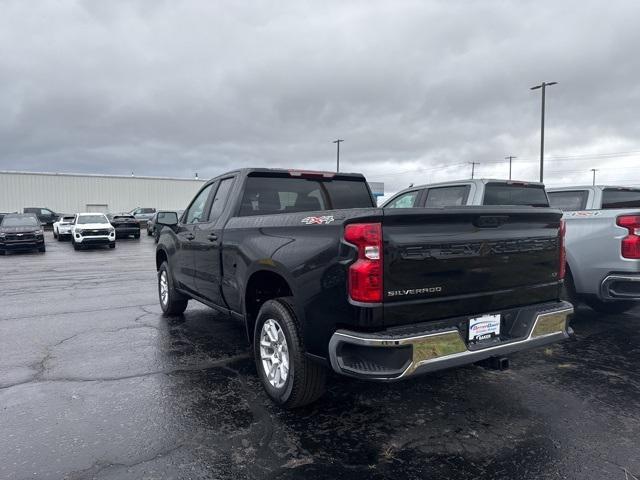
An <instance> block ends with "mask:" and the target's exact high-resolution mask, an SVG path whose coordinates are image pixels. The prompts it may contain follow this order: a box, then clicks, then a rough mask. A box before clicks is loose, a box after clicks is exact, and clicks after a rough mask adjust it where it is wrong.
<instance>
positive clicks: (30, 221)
mask: <svg viewBox="0 0 640 480" xmlns="http://www.w3.org/2000/svg"><path fill="white" fill-rule="evenodd" d="M2 226H3V227H39V226H40V223H39V222H38V220H37V219H36V217H32V216H31V215H26V216H24V217H9V216H6V217H4V219H3V220H2Z"/></svg>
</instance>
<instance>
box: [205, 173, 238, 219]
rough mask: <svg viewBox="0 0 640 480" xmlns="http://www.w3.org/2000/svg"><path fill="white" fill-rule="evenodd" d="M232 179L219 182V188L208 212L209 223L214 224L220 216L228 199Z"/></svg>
mask: <svg viewBox="0 0 640 480" xmlns="http://www.w3.org/2000/svg"><path fill="white" fill-rule="evenodd" d="M233 180H234V179H233V178H225V179H224V180H222V181H221V182H220V186H219V187H218V189H217V190H216V194H215V195H214V197H213V202H212V203H211V210H210V211H209V221H211V222H214V221H216V220H217V219H218V217H220V215H222V210H223V209H224V206H225V205H226V204H227V198H228V197H229V190H231V186H232V185H233Z"/></svg>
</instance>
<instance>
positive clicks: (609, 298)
mask: <svg viewBox="0 0 640 480" xmlns="http://www.w3.org/2000/svg"><path fill="white" fill-rule="evenodd" d="M547 193H548V195H549V201H550V202H551V205H552V206H553V207H555V208H559V209H561V210H563V211H564V219H565V221H566V224H567V265H568V267H567V278H566V285H565V286H566V290H567V296H568V298H569V299H570V300H571V302H572V303H577V302H579V301H584V302H585V303H586V304H587V305H589V306H590V307H591V308H593V309H594V310H596V311H598V312H603V313H622V312H625V311H627V310H630V309H631V308H633V307H634V306H638V305H640V189H638V188H629V187H618V186H601V185H590V186H584V187H562V188H550V189H548V191H547Z"/></svg>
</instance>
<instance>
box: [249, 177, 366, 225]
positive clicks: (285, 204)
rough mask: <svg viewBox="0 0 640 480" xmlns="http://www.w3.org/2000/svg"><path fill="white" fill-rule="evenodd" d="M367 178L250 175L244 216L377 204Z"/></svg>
mask: <svg viewBox="0 0 640 480" xmlns="http://www.w3.org/2000/svg"><path fill="white" fill-rule="evenodd" d="M373 206H374V204H373V199H372V198H371V193H370V192H369V188H368V187H367V184H366V182H365V181H364V180H363V179H358V178H354V179H345V178H341V179H327V180H324V179H317V178H290V177H268V176H250V177H247V182H246V184H245V189H244V195H243V197H242V203H241V205H240V216H248V215H271V214H276V213H295V212H313V211H318V210H334V209H343V208H368V207H373Z"/></svg>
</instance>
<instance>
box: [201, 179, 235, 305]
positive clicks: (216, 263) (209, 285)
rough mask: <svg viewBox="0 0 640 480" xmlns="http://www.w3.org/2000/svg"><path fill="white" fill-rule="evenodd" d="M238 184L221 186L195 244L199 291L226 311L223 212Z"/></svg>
mask: <svg viewBox="0 0 640 480" xmlns="http://www.w3.org/2000/svg"><path fill="white" fill-rule="evenodd" d="M234 181H235V177H229V178H223V179H222V180H220V181H219V182H218V183H217V185H216V190H215V194H214V195H213V201H212V202H211V209H210V211H209V215H208V218H207V221H205V222H201V223H198V224H197V225H196V228H195V231H194V235H195V238H194V239H193V242H192V245H193V252H194V275H195V283H196V289H197V292H198V294H199V295H200V296H201V297H203V298H204V299H205V300H209V301H210V302H211V303H213V304H215V305H218V306H221V307H224V308H226V304H225V302H224V298H223V296H222V263H221V245H222V234H223V227H224V225H223V219H222V212H223V211H224V208H225V206H226V204H227V202H228V200H229V198H228V197H229V193H230V192H231V188H232V187H233V182H234Z"/></svg>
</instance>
